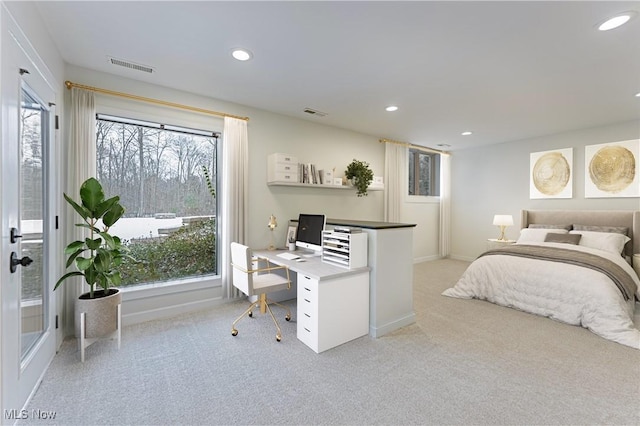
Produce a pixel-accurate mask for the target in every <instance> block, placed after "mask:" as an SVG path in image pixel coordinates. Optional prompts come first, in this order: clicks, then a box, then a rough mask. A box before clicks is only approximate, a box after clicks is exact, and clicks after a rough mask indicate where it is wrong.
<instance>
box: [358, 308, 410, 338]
mask: <svg viewBox="0 0 640 426" xmlns="http://www.w3.org/2000/svg"><path fill="white" fill-rule="evenodd" d="M415 322H416V314H415V313H414V312H411V313H410V314H409V315H407V316H405V317H402V318H399V319H397V320H395V321H392V322H390V323H387V324H385V325H383V326H381V327H374V326H372V325H371V324H369V336H371V337H374V338H378V337H381V336H384V335H385V334H387V333H391V332H392V331H395V330H397V329H399V328H402V327H405V326H407V325H411V324H413V323H415Z"/></svg>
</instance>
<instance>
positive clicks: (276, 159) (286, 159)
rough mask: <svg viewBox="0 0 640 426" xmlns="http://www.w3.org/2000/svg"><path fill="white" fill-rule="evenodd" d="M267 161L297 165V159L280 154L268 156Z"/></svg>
mask: <svg viewBox="0 0 640 426" xmlns="http://www.w3.org/2000/svg"><path fill="white" fill-rule="evenodd" d="M269 159H270V160H272V161H274V162H275V163H289V164H295V165H297V164H298V157H294V156H293V155H289V154H281V153H275V154H269Z"/></svg>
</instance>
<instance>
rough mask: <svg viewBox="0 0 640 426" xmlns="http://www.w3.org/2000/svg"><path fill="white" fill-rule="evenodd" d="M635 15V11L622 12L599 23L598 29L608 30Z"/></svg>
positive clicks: (624, 22)
mask: <svg viewBox="0 0 640 426" xmlns="http://www.w3.org/2000/svg"><path fill="white" fill-rule="evenodd" d="M635 15H636V12H633V11H631V12H624V13H621V14H619V15H616V16H614V17H613V18H609V19H607V20H606V21H604V22H603V23H601V24H600V25H598V29H599V30H600V31H609V30H613V29H614V28H618V27H619V26H621V25H624V24H626V23H627V22H629V21H630V20H631V18H633V17H634V16H635Z"/></svg>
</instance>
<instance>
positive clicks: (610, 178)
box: [589, 146, 636, 194]
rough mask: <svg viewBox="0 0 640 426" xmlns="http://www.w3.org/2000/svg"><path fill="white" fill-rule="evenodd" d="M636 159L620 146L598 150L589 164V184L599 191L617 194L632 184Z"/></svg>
mask: <svg viewBox="0 0 640 426" xmlns="http://www.w3.org/2000/svg"><path fill="white" fill-rule="evenodd" d="M635 175H636V159H635V157H634V156H633V153H632V152H631V151H629V150H628V149H627V148H625V147H622V146H605V147H604V148H600V150H598V152H596V154H595V155H594V156H593V158H592V159H591V162H590V163H589V176H590V177H591V182H593V184H594V185H595V186H596V187H597V188H598V189H599V190H601V191H605V192H611V193H614V194H615V193H617V192H620V191H622V190H623V189H625V188H626V187H627V186H629V185H630V184H631V182H633V179H634V178H635Z"/></svg>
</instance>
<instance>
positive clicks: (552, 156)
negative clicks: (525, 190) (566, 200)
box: [531, 152, 571, 195]
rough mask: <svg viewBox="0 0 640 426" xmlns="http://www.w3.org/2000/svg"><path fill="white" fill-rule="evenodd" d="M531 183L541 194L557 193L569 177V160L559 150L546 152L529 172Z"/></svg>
mask: <svg viewBox="0 0 640 426" xmlns="http://www.w3.org/2000/svg"><path fill="white" fill-rule="evenodd" d="M531 176H532V179H533V184H534V185H535V187H536V188H537V189H538V191H540V192H541V193H542V194H545V195H558V194H559V193H560V192H562V190H563V189H565V188H566V187H567V183H569V179H570V178H571V169H570V167H569V162H568V161H567V159H566V158H565V157H564V155H562V154H561V153H559V152H548V153H546V154H544V155H542V156H541V157H540V158H538V161H536V164H535V165H534V166H533V172H532V174H531Z"/></svg>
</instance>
